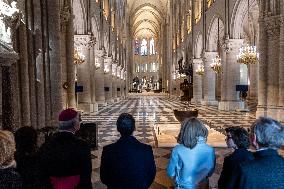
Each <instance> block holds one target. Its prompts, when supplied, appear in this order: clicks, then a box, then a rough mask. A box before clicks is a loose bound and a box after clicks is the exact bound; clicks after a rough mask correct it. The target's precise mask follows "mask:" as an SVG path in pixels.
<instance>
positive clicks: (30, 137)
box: [15, 126, 38, 189]
mask: <svg viewBox="0 0 284 189" xmlns="http://www.w3.org/2000/svg"><path fill="white" fill-rule="evenodd" d="M15 142H16V152H15V160H16V163H17V171H18V172H19V173H20V175H21V177H22V180H23V187H24V188H25V189H37V187H36V180H37V175H36V172H37V167H36V163H37V150H38V149H37V132H36V130H35V129H34V128H32V127H28V126H26V127H21V128H19V129H18V130H17V131H16V133H15Z"/></svg>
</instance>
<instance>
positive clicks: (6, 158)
mask: <svg viewBox="0 0 284 189" xmlns="http://www.w3.org/2000/svg"><path fill="white" fill-rule="evenodd" d="M15 151H16V148H15V140H14V136H13V133H11V132H9V131H3V130H0V166H6V165H9V164H10V163H11V162H12V161H13V160H14V153H15Z"/></svg>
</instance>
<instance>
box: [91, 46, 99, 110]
mask: <svg viewBox="0 0 284 189" xmlns="http://www.w3.org/2000/svg"><path fill="white" fill-rule="evenodd" d="M90 73H91V104H92V109H93V111H94V112H97V111H98V110H99V107H98V103H97V102H96V81H95V73H96V64H95V46H92V47H91V48H90Z"/></svg>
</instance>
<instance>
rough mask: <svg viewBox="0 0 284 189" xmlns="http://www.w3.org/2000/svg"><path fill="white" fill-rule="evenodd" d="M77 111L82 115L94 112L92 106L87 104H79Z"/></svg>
mask: <svg viewBox="0 0 284 189" xmlns="http://www.w3.org/2000/svg"><path fill="white" fill-rule="evenodd" d="M78 110H79V111H82V112H84V113H91V112H94V106H93V104H89V103H79V104H78Z"/></svg>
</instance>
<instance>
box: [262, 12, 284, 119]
mask: <svg viewBox="0 0 284 189" xmlns="http://www.w3.org/2000/svg"><path fill="white" fill-rule="evenodd" d="M265 23H266V32H267V44H265V45H266V46H267V51H266V53H267V54H266V55H267V60H266V64H267V65H268V67H267V78H268V79H267V116H269V117H272V118H274V119H279V118H282V117H283V111H279V110H280V109H281V108H280V107H279V105H280V106H283V105H284V97H283V96H279V94H280V95H283V94H284V89H283V88H282V89H281V87H284V81H283V80H281V79H283V78H284V77H283V75H282V74H284V66H282V64H283V62H279V60H280V59H279V58H281V55H280V47H281V46H280V40H281V38H280V16H273V17H267V18H265ZM282 42H283V40H282ZM282 42H281V43H282ZM282 47H283V46H282ZM278 113H280V115H278ZM278 116H279V117H278ZM282 119H283V118H282Z"/></svg>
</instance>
